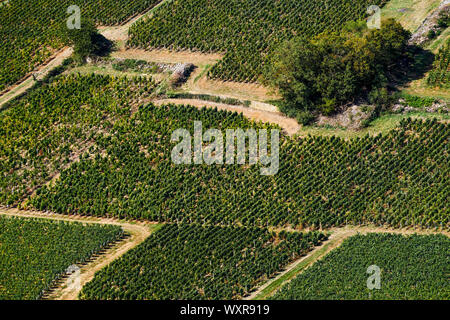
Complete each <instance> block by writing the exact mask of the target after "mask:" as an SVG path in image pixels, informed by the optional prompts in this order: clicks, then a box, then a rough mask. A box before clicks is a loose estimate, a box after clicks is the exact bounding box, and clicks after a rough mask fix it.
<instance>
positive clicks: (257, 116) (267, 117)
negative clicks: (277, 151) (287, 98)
mask: <svg viewBox="0 0 450 320" xmlns="http://www.w3.org/2000/svg"><path fill="white" fill-rule="evenodd" d="M167 103H174V104H186V105H187V104H188V105H191V106H194V107H197V108H203V107H207V108H217V109H218V110H227V111H235V112H238V113H242V114H243V115H244V116H245V117H247V118H249V119H252V120H255V121H262V122H270V123H274V124H277V125H279V126H280V127H281V128H282V129H284V131H286V133H287V134H289V135H293V134H295V133H296V132H297V131H298V130H299V129H300V125H299V124H298V123H297V121H295V119H291V118H287V117H285V116H283V115H282V114H281V113H275V112H270V111H263V110H257V109H253V108H248V107H244V106H232V105H228V104H223V103H216V102H211V101H203V100H197V99H161V100H156V101H154V104H156V105H162V104H167Z"/></svg>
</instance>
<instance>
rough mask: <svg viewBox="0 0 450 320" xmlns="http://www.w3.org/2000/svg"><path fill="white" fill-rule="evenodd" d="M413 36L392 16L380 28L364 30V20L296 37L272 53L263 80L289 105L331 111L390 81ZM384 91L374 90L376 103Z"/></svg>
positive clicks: (381, 98)
mask: <svg viewBox="0 0 450 320" xmlns="http://www.w3.org/2000/svg"><path fill="white" fill-rule="evenodd" d="M409 36H410V34H409V32H407V31H406V30H404V29H403V28H402V27H401V25H400V24H398V23H396V22H395V21H393V20H392V19H390V20H386V21H385V22H384V23H383V25H382V27H381V29H379V30H378V29H375V30H363V29H362V26H361V24H360V23H353V24H347V25H346V26H345V28H344V29H343V30H342V31H340V32H326V33H323V34H320V35H318V36H316V37H314V38H312V39H310V40H305V39H294V40H291V41H288V42H287V43H285V44H284V45H282V46H281V47H280V48H279V49H278V50H277V51H276V52H275V53H274V55H273V56H272V58H271V62H270V63H269V65H268V67H267V69H266V73H265V82H266V84H268V85H270V86H271V87H273V88H275V89H276V90H278V91H279V92H280V94H281V95H282V96H283V98H284V100H285V102H286V104H288V105H290V106H291V108H293V109H299V110H309V111H318V112H320V113H322V114H325V115H330V114H332V113H334V112H335V111H336V108H337V107H338V106H341V105H344V104H346V103H348V102H353V101H354V100H356V99H358V98H361V97H362V98H363V97H365V96H366V95H367V94H368V93H369V92H370V91H371V90H376V89H377V88H380V87H384V86H386V82H387V78H388V76H389V73H390V71H391V70H392V69H393V68H394V67H395V63H396V62H397V61H398V60H399V59H400V58H401V57H402V56H403V55H404V54H405V52H406V48H407V41H408V39H409ZM385 92H386V94H387V91H380V92H377V91H375V92H374V94H375V95H376V96H377V97H376V100H377V103H384V100H386V97H384V93H385ZM381 100H383V101H381Z"/></svg>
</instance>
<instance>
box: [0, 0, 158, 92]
mask: <svg viewBox="0 0 450 320" xmlns="http://www.w3.org/2000/svg"><path fill="white" fill-rule="evenodd" d="M158 2H159V0H133V1H127V0H102V1H98V0H33V1H29V0H9V1H4V3H3V4H2V6H1V7H0V21H1V24H0V38H1V39H2V44H1V46H0V91H2V90H3V89H5V88H6V87H7V86H8V85H11V84H13V83H15V82H17V81H18V80H20V79H21V78H23V77H24V76H25V75H26V74H27V73H28V72H30V71H32V70H33V69H34V68H35V67H36V66H38V65H39V64H42V63H43V62H44V61H45V60H46V59H48V58H49V57H50V55H51V54H52V53H54V52H55V51H56V50H57V49H58V48H61V46H62V42H61V39H60V37H59V28H60V27H61V26H62V25H63V24H64V21H65V20H66V19H68V17H69V15H68V14H67V8H68V7H69V6H72V5H78V6H79V7H80V9H81V17H82V19H85V18H90V19H93V20H94V21H96V22H97V23H99V24H103V25H116V24H120V23H122V22H124V21H126V20H127V19H128V18H129V17H130V16H133V15H135V14H137V13H140V12H143V11H145V10H146V9H150V8H152V7H153V6H155V5H156V4H157V3H158Z"/></svg>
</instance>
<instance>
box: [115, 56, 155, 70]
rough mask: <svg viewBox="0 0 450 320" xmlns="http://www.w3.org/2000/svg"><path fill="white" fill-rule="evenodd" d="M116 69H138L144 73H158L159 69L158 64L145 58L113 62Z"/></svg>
mask: <svg viewBox="0 0 450 320" xmlns="http://www.w3.org/2000/svg"><path fill="white" fill-rule="evenodd" d="M112 67H113V69H114V70H117V71H122V72H124V71H136V72H142V73H157V72H158V71H159V70H158V69H159V68H158V66H157V64H155V63H152V62H147V61H144V60H134V59H125V60H123V61H120V60H119V61H115V62H113V64H112Z"/></svg>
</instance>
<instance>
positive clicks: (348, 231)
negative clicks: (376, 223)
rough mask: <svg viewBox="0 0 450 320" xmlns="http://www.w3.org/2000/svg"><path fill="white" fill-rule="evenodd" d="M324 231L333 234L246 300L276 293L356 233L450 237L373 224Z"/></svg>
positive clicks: (444, 232) (446, 232)
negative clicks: (269, 288)
mask: <svg viewBox="0 0 450 320" xmlns="http://www.w3.org/2000/svg"><path fill="white" fill-rule="evenodd" d="M323 231H324V232H327V231H329V232H331V236H330V237H329V238H328V240H327V241H324V242H323V243H322V244H321V245H320V246H317V247H315V248H314V249H313V250H311V251H310V252H309V253H308V254H307V255H305V256H303V257H301V258H299V259H298V260H296V261H294V262H293V263H291V264H290V265H289V266H287V267H286V269H285V270H284V271H283V272H281V273H279V274H278V275H277V276H276V277H274V278H272V279H270V280H268V281H267V282H265V283H264V284H262V285H261V286H260V287H259V288H258V289H257V290H256V291H254V292H253V293H252V294H251V295H249V296H248V297H245V298H244V300H261V299H265V298H268V297H270V296H272V295H273V294H275V292H276V291H278V290H279V289H280V288H281V287H283V286H284V285H285V284H286V283H288V282H289V281H291V280H292V279H294V278H295V277H296V276H297V275H298V274H300V273H302V272H303V271H304V270H305V269H307V268H309V267H310V266H311V265H313V264H314V263H315V262H316V261H318V260H320V259H322V258H323V257H325V256H326V255H327V254H328V253H330V252H331V251H332V250H334V249H336V248H337V247H339V246H340V245H341V244H342V243H343V242H344V241H345V240H346V239H347V238H349V237H351V236H354V235H356V234H367V233H397V234H404V235H411V234H415V233H416V234H423V235H431V234H444V235H446V236H447V237H450V232H448V231H439V232H438V231H432V230H423V229H388V228H382V227H371V226H346V227H343V228H332V229H330V230H323ZM305 260H310V261H308V262H307V265H306V266H305V267H304V268H301V269H300V270H298V272H295V273H294V274H292V275H290V276H289V277H288V279H286V280H284V281H281V283H280V284H279V285H277V286H276V287H275V288H272V290H270V292H269V293H266V294H263V291H264V290H266V289H267V288H268V287H269V286H270V285H272V284H273V283H275V282H277V281H279V279H280V278H283V277H285V276H286V274H288V273H290V272H292V271H293V270H294V269H295V268H296V267H297V266H298V265H299V264H301V263H302V262H304V261H305Z"/></svg>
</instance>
